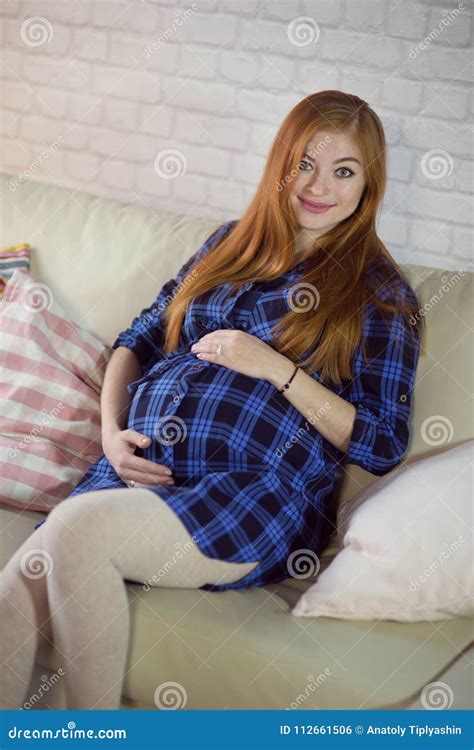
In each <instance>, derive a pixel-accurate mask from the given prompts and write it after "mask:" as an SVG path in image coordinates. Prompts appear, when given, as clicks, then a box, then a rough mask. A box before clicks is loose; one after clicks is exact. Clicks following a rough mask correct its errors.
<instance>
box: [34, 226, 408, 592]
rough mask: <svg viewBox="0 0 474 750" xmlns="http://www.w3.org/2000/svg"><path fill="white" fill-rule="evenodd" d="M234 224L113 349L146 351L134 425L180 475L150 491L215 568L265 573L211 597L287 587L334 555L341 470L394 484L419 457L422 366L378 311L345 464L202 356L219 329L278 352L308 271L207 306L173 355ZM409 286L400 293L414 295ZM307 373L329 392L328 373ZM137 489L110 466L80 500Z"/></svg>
mask: <svg viewBox="0 0 474 750" xmlns="http://www.w3.org/2000/svg"><path fill="white" fill-rule="evenodd" d="M235 223H236V222H235V221H230V222H228V223H226V224H223V225H222V226H220V227H219V228H218V229H217V230H216V231H215V232H214V233H213V234H212V235H211V237H209V238H208V239H207V241H206V242H205V243H204V244H203V245H202V246H201V247H200V248H199V249H198V251H197V252H196V253H195V254H194V255H193V256H192V257H191V258H190V259H189V260H188V261H187V262H186V263H185V264H184V265H183V267H182V268H181V270H180V271H179V272H178V274H177V276H176V277H175V278H174V279H170V280H169V281H168V282H167V283H166V284H164V286H163V287H162V289H161V291H160V293H159V294H158V297H157V298H156V300H155V302H154V303H153V305H152V306H151V307H148V308H146V309H144V310H142V312H141V313H140V314H139V315H138V316H137V317H136V318H135V319H134V320H133V321H132V323H131V325H130V327H129V328H128V329H126V330H125V331H122V332H121V333H120V334H119V335H118V337H117V339H116V340H115V342H114V344H113V348H114V349H115V348H117V347H118V346H125V347H127V348H129V349H131V350H132V351H133V352H135V354H136V356H137V358H138V360H139V362H140V364H141V367H142V377H141V378H139V379H138V380H136V381H134V382H133V383H130V384H129V385H128V391H129V393H130V396H131V404H130V410H129V415H128V425H127V426H128V427H129V428H131V429H134V430H137V431H138V432H140V433H143V434H145V435H148V436H149V437H150V438H151V444H150V446H149V447H147V448H144V449H140V448H137V449H136V451H135V455H137V456H141V457H144V458H146V459H148V460H150V461H154V462H157V463H160V464H164V465H166V466H168V467H169V468H170V469H171V470H172V472H173V477H174V480H175V483H176V484H175V486H172V487H164V486H157V485H155V486H151V485H150V486H149V489H151V490H152V491H153V492H156V493H157V494H158V495H159V496H160V497H161V498H162V499H163V500H164V501H165V502H166V503H167V504H168V505H169V506H170V507H171V508H172V509H173V510H174V512H175V513H177V514H178V516H179V518H180V519H181V521H182V522H183V524H184V525H185V526H186V528H187V529H188V531H189V533H190V534H191V535H194V536H195V539H196V542H197V544H198V546H199V548H200V550H201V551H202V552H203V553H204V554H205V555H207V556H208V557H211V558H216V559H219V560H226V561H229V562H235V563H244V562H252V561H257V560H258V561H259V565H258V566H256V568H255V569H254V570H253V571H252V572H251V573H249V574H248V575H246V576H245V577H244V578H242V579H241V580H240V581H237V582H235V583H226V584H221V585H213V584H206V585H205V586H202V587H201V588H203V589H207V590H211V591H219V590H225V589H242V588H247V587H249V586H264V585H266V584H268V583H272V582H277V581H280V580H283V579H285V578H289V577H291V575H292V571H294V570H295V569H297V567H296V565H297V562H296V561H297V559H298V555H301V560H303V559H304V558H305V556H306V557H307V555H308V551H309V554H310V555H311V554H313V555H314V554H317V555H319V554H320V553H321V552H322V551H323V549H324V547H325V546H326V545H327V542H328V539H329V537H330V535H331V534H332V532H333V531H334V522H335V513H336V508H335V507H334V504H333V503H332V502H331V501H330V500H331V495H332V490H333V486H334V480H335V475H336V469H337V467H338V466H339V465H341V466H342V465H343V464H345V463H354V464H358V465H359V466H362V467H363V468H364V469H366V470H368V471H370V472H372V473H373V474H376V475H380V474H385V473H386V472H388V471H389V470H390V469H392V468H393V467H395V466H396V465H397V464H398V463H399V462H400V460H401V458H402V456H403V454H404V452H405V450H406V448H407V444H408V438H409V430H408V420H409V416H410V399H411V393H412V388H413V385H414V378H415V370H416V365H417V360H418V355H419V348H418V345H417V344H414V343H413V341H412V339H411V337H410V335H409V331H407V329H406V325H405V324H404V323H403V319H402V318H401V316H399V315H398V314H397V315H395V316H394V317H393V319H392V321H391V324H390V325H389V329H387V328H386V327H385V324H384V322H383V321H382V320H381V319H380V317H379V313H378V312H377V308H376V307H375V306H374V305H373V304H372V303H369V306H368V311H367V313H368V314H367V316H366V322H365V335H366V336H367V339H368V349H367V351H368V356H369V359H370V361H371V364H372V369H371V371H370V372H369V371H368V370H366V368H365V363H364V361H363V358H362V352H361V351H360V350H358V351H357V354H356V357H355V375H354V378H353V379H352V380H351V381H348V382H345V383H344V384H342V385H341V386H339V387H337V388H336V387H333V388H331V390H333V391H334V392H335V393H338V395H340V396H341V397H342V398H344V399H346V400H348V401H350V402H351V403H353V404H354V405H356V406H357V409H358V411H357V415H356V420H355V424H354V430H353V433H352V438H351V443H350V445H349V449H348V451H347V453H345V454H344V453H342V452H341V451H340V450H338V449H337V448H335V447H334V446H333V445H332V444H330V443H329V442H328V441H327V440H326V439H325V438H323V437H322V435H321V434H320V433H318V431H317V430H316V428H315V427H314V426H313V424H312V423H310V422H309V421H308V420H307V419H305V417H304V416H303V415H302V414H301V413H300V412H299V411H298V410H297V409H296V408H295V407H294V406H292V404H290V402H289V401H288V400H287V398H286V397H285V396H284V395H283V394H280V393H278V390H277V388H275V387H274V386H273V385H272V384H271V383H270V382H269V381H267V380H262V379H256V378H252V377H249V376H247V375H242V374H240V373H238V372H235V371H233V370H230V369H229V368H226V367H224V366H222V365H219V364H216V363H213V362H208V361H206V360H198V359H197V358H196V356H195V354H193V353H192V352H191V351H190V348H191V345H192V344H193V343H194V342H195V341H197V340H198V339H199V338H201V337H202V336H203V335H204V334H205V333H207V332H209V331H213V330H217V329H221V328H232V329H240V330H243V331H246V332H247V333H249V334H252V335H254V336H257V337H259V338H260V339H262V340H264V341H266V342H267V343H269V344H271V343H272V336H271V330H270V329H271V327H272V325H274V324H275V323H276V322H277V321H278V320H279V319H280V318H281V317H282V316H283V315H284V314H285V313H286V312H287V311H288V310H289V309H290V308H289V299H290V297H289V291H290V288H291V287H292V285H294V284H295V283H296V282H297V281H298V280H299V278H300V274H301V271H302V268H303V266H304V263H305V261H303V262H301V263H298V264H297V265H295V266H294V267H293V268H292V269H291V270H290V271H289V272H288V273H287V274H285V275H284V276H282V277H280V278H279V279H278V280H274V281H272V282H265V283H257V282H251V281H248V282H246V283H244V284H243V285H242V286H240V287H239V288H238V289H237V290H236V291H235V292H234V293H233V294H232V295H231V296H230V297H228V294H229V291H230V289H231V287H230V285H229V284H223V285H221V286H219V287H218V288H217V289H214V290H212V291H211V292H208V293H206V294H205V295H201V296H197V297H196V298H194V300H193V301H192V302H191V303H190V305H189V306H188V309H187V312H186V316H185V320H184V321H183V326H182V329H181V334H180V340H179V346H178V348H177V349H176V350H175V351H173V352H170V353H168V354H164V353H163V342H164V334H163V320H162V312H163V311H164V310H165V309H166V304H167V302H168V301H169V300H170V299H171V295H172V293H173V290H175V289H176V287H177V286H178V284H180V283H181V282H182V280H183V279H184V277H185V276H186V275H187V273H188V272H189V271H190V270H191V269H192V267H193V265H194V263H195V262H197V261H198V260H199V259H200V258H201V257H202V256H203V255H205V253H206V252H208V251H209V250H210V249H211V248H212V247H213V245H214V243H215V242H217V240H218V239H219V238H220V237H221V236H222V235H223V234H224V233H226V232H228V231H230V230H231V229H232V227H233V226H234V224H235ZM383 262H388V261H385V260H384V261H383ZM373 272H374V273H376V270H374V271H373ZM396 278H397V282H396V283H397V284H401V282H400V281H398V276H397V277H396ZM403 286H404V289H403V290H401V291H402V292H404V293H405V294H408V295H412V296H413V295H414V292H413V291H412V290H411V289H410V287H407V286H406V285H403ZM383 296H384V291H383V289H381V298H383ZM415 299H416V297H415ZM306 371H307V372H309V374H310V375H311V376H312V377H314V378H315V379H317V380H319V377H318V372H315V371H310V370H308V369H307V370H306ZM126 486H127V485H126V484H124V482H123V481H122V480H121V479H120V477H119V476H118V475H117V473H116V472H115V470H114V469H113V467H112V466H111V464H110V463H109V461H108V460H107V458H106V457H105V455H103V456H102V457H101V458H100V459H99V460H98V461H97V462H96V463H95V464H93V465H92V466H91V467H90V468H89V470H88V471H87V473H86V474H85V475H84V476H83V477H82V479H81V481H80V482H79V484H78V485H77V487H76V488H75V489H74V490H73V492H72V493H71V494H70V495H69V498H71V497H74V495H78V494H79V493H81V492H87V491H92V490H101V489H106V488H113V487H126ZM41 523H44V521H42V522H41ZM39 525H41V524H38V526H39ZM35 528H37V527H35ZM292 553H294V554H293V555H292ZM290 556H291V561H290V560H289V558H290ZM290 564H291V567H289V565H290Z"/></svg>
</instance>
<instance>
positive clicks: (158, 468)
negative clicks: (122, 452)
mask: <svg viewBox="0 0 474 750" xmlns="http://www.w3.org/2000/svg"><path fill="white" fill-rule="evenodd" d="M125 468H126V469H127V470H131V471H138V473H141V474H150V475H151V476H156V477H167V476H171V474H172V471H171V469H169V468H168V467H167V466H163V464H156V463H155V462H154V461H148V459H146V458H139V457H138V456H133V455H131V456H129V457H128V458H127V459H126V462H125Z"/></svg>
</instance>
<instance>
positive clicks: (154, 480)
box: [120, 470, 174, 486]
mask: <svg viewBox="0 0 474 750" xmlns="http://www.w3.org/2000/svg"><path fill="white" fill-rule="evenodd" d="M120 476H121V479H122V480H123V481H124V482H125V483H127V484H128V482H130V480H131V479H133V481H134V482H136V483H137V484H138V483H140V484H151V485H153V486H159V485H168V486H171V485H173V484H174V479H173V477H165V476H162V477H161V478H158V477H157V476H156V475H152V474H147V473H146V472H143V471H130V470H126V471H123V472H122V473H121V475H120Z"/></svg>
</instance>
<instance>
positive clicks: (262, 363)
mask: <svg viewBox="0 0 474 750" xmlns="http://www.w3.org/2000/svg"><path fill="white" fill-rule="evenodd" d="M218 344H222V352H221V354H216V347H217V345H218ZM191 352H192V353H193V354H196V356H197V358H198V359H207V360H208V361H209V362H215V363H216V364H218V365H223V366H224V367H228V368H229V369H230V370H235V372H240V373H242V375H249V376H250V377H251V378H263V379H267V378H268V377H269V375H270V373H271V372H272V368H273V367H274V366H275V363H276V362H277V360H279V359H281V358H282V355H281V354H280V353H279V352H277V351H276V350H275V349H272V347H271V346H269V345H268V344H266V343H265V341H262V340H261V339H259V338H257V336H252V335H251V334H250V333H245V331H241V330H239V329H233V328H230V329H228V328H222V329H219V330H217V331H211V333H206V334H205V335H204V336H202V337H201V338H200V339H199V340H198V341H197V342H196V343H195V344H193V345H192V347H191Z"/></svg>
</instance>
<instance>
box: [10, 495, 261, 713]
mask: <svg viewBox="0 0 474 750" xmlns="http://www.w3.org/2000/svg"><path fill="white" fill-rule="evenodd" d="M178 549H181V550H182V554H180V556H179V559H178V558H177V554H176V553H177V550H178ZM165 565H166V567H164V566H165ZM257 565H258V561H257V562H249V563H229V562H225V561H221V560H213V559H211V558H209V557H206V556H205V555H203V554H202V552H201V551H200V550H199V547H198V546H197V545H196V544H195V542H194V541H193V539H192V537H191V536H190V535H189V533H188V531H187V529H186V527H185V526H184V525H183V523H182V522H181V521H180V519H179V518H178V516H177V515H176V514H175V513H174V512H173V511H172V510H171V508H170V507H169V506H168V505H167V504H166V503H165V502H164V501H163V500H162V499H161V498H160V497H159V495H157V494H156V493H155V492H152V491H151V490H149V489H142V488H133V489H129V488H120V489H108V490H97V491H94V492H84V493H83V494H80V495H75V496H74V497H72V498H70V499H66V500H64V501H63V502H61V503H59V505H57V506H56V507H55V508H54V509H53V510H52V511H51V513H50V514H49V515H48V518H47V521H46V523H44V524H43V525H42V526H40V527H39V528H38V529H36V530H35V531H34V532H33V533H32V534H31V536H30V537H29V538H28V539H27V540H26V541H25V543H24V544H23V545H22V546H21V547H20V548H19V549H18V550H17V551H16V552H15V554H14V555H13V556H12V557H11V559H10V560H9V562H8V563H7V565H6V566H5V568H4V569H3V571H2V572H1V573H0V621H1V623H2V635H1V637H0V708H1V709H8V708H10V709H17V708H20V707H21V706H22V704H23V701H24V700H27V699H28V696H25V692H26V690H27V688H28V685H29V682H30V678H31V673H32V670H33V666H34V662H35V658H36V653H37V649H38V648H42V647H44V646H45V645H47V644H48V642H51V641H52V642H54V646H55V649H56V650H57V652H58V654H59V658H60V661H62V665H61V666H62V668H63V670H64V676H63V677H62V680H64V688H65V697H66V708H69V709H118V708H119V707H120V697H121V688H122V680H123V676H124V671H125V667H126V663H127V651H128V645H129V608H128V598H127V593H126V588H125V583H124V581H125V580H130V581H136V582H139V583H147V584H148V585H149V586H165V587H168V588H169V587H171V588H198V587H200V586H202V585H204V584H207V583H210V584H221V583H233V582H235V581H238V580H240V579H241V578H243V577H244V576H245V575H247V574H248V573H250V572H251V571H252V570H253V569H254V568H255V567H256V566H257ZM146 590H147V589H145V591H146ZM145 596H146V594H145Z"/></svg>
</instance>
